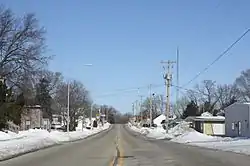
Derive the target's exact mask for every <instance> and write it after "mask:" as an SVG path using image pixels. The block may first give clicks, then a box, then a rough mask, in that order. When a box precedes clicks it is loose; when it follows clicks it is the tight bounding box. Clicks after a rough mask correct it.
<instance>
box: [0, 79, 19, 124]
mask: <svg viewBox="0 0 250 166" xmlns="http://www.w3.org/2000/svg"><path fill="white" fill-rule="evenodd" d="M22 97H23V95H19V96H18V97H17V99H15V98H14V95H13V93H12V90H11V88H8V87H7V85H6V83H5V81H0V129H3V128H6V127H7V121H12V122H13V123H15V124H17V125H19V124H20V123H21V115H22V108H23V106H24V98H22Z"/></svg>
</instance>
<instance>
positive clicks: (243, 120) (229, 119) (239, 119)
mask: <svg viewBox="0 0 250 166" xmlns="http://www.w3.org/2000/svg"><path fill="white" fill-rule="evenodd" d="M225 118H226V120H225V126H226V136H229V137H250V128H249V121H250V103H234V104H232V105H230V106H228V107H227V108H225Z"/></svg>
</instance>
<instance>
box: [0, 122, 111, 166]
mask: <svg viewBox="0 0 250 166" xmlns="http://www.w3.org/2000/svg"><path fill="white" fill-rule="evenodd" d="M112 128H113V125H112V124H111V125H110V127H109V128H107V129H105V130H102V131H100V132H97V133H95V134H92V135H88V136H86V137H84V138H81V139H76V140H73V141H64V142H60V143H55V144H52V145H48V146H45V147H42V148H38V149H31V150H28V151H26V152H21V153H19V154H14V155H11V156H6V157H3V158H1V159H0V163H1V162H2V161H6V160H10V159H13V158H16V157H19V156H23V155H25V154H28V153H33V152H37V151H39V150H44V149H49V148H52V147H56V146H60V145H65V144H67V143H73V142H78V141H82V140H84V139H88V138H91V137H93V136H96V135H98V134H101V133H103V132H109V131H110V130H111V129H112Z"/></svg>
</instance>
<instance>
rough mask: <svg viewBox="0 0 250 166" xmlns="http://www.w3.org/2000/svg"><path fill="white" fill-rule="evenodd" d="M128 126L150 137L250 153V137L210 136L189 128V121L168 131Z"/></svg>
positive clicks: (159, 128) (160, 128)
mask: <svg viewBox="0 0 250 166" xmlns="http://www.w3.org/2000/svg"><path fill="white" fill-rule="evenodd" d="M128 127H129V128H130V129H132V130H134V131H135V132H139V133H141V134H142V135H144V136H146V137H149V138H155V139H170V141H173V142H177V143H183V144H189V145H195V146H201V147H207V148H212V149H218V150H224V151H233V152H237V153H244V154H248V155H250V139H247V138H230V137H216V136H208V135H206V134H202V133H199V132H197V131H195V130H194V129H191V128H189V127H188V123H186V122H182V123H180V124H178V125H177V126H175V127H173V128H171V129H169V132H168V133H166V131H165V130H164V129H163V128H162V127H157V128H143V127H142V128H140V127H135V126H133V125H131V124H128Z"/></svg>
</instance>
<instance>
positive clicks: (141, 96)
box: [139, 95, 143, 122]
mask: <svg viewBox="0 0 250 166" xmlns="http://www.w3.org/2000/svg"><path fill="white" fill-rule="evenodd" d="M139 96H140V98H141V101H140V107H139V109H140V117H141V122H142V120H143V113H142V98H143V95H139Z"/></svg>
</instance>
